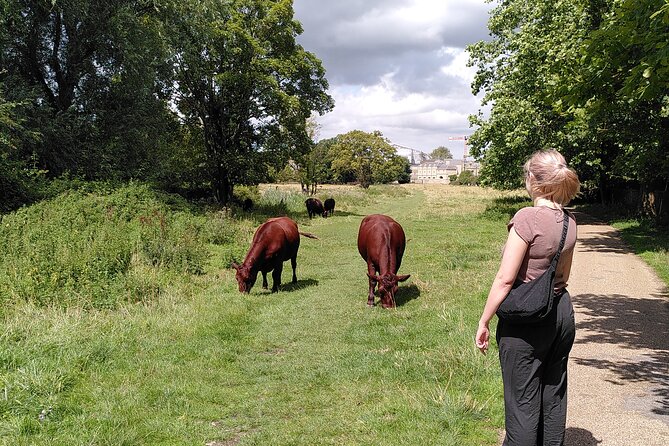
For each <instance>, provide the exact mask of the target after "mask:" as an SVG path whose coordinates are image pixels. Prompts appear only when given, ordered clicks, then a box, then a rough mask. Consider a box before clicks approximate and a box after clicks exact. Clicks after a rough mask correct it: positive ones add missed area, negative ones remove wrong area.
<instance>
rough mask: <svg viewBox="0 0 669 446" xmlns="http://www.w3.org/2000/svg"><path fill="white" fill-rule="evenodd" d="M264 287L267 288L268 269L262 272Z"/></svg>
mask: <svg viewBox="0 0 669 446" xmlns="http://www.w3.org/2000/svg"><path fill="white" fill-rule="evenodd" d="M262 289H263V290H266V289H267V271H263V272H262Z"/></svg>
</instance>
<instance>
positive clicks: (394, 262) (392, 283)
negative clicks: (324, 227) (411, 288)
mask: <svg viewBox="0 0 669 446" xmlns="http://www.w3.org/2000/svg"><path fill="white" fill-rule="evenodd" d="M405 246H406V238H405V236H404V230H403V229H402V226H400V224H399V223H397V222H396V221H395V220H393V219H392V218H390V217H388V216H386V215H381V214H373V215H368V216H367V217H365V218H363V220H362V223H360V230H359V231H358V252H359V253H360V255H361V256H362V258H363V259H364V260H365V261H366V262H367V276H368V277H369V296H368V298H367V305H369V306H370V307H371V306H373V305H374V288H376V284H377V283H378V285H379V297H380V299H381V305H382V306H383V308H394V307H395V293H396V292H397V286H398V285H397V284H398V283H399V282H404V281H405V280H407V279H408V278H409V277H411V275H410V274H406V275H401V276H398V275H397V271H398V270H399V269H400V265H401V263H402V256H403V255H404V247H405Z"/></svg>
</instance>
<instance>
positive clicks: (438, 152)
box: [430, 146, 453, 160]
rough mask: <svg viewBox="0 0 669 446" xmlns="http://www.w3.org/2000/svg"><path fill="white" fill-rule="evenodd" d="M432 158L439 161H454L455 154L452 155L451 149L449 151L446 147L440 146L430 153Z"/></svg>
mask: <svg viewBox="0 0 669 446" xmlns="http://www.w3.org/2000/svg"><path fill="white" fill-rule="evenodd" d="M430 157H431V158H432V159H438V160H450V159H453V154H452V153H451V149H449V148H448V147H446V146H439V147H437V148H436V149H434V150H433V151H432V153H430Z"/></svg>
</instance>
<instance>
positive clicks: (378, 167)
mask: <svg viewBox="0 0 669 446" xmlns="http://www.w3.org/2000/svg"><path fill="white" fill-rule="evenodd" d="M329 153H330V157H331V158H332V171H333V173H334V175H335V177H336V178H337V179H338V180H339V181H340V182H342V183H348V182H353V181H355V182H357V183H359V184H360V186H362V187H363V188H368V187H369V186H370V185H372V184H378V183H391V182H393V181H398V180H399V179H400V178H404V177H405V175H406V165H407V164H408V161H407V160H406V159H405V158H403V157H401V156H399V155H397V154H396V153H395V149H394V148H393V147H392V146H391V145H390V144H388V142H387V141H386V140H385V139H384V138H383V135H382V134H381V132H378V131H375V132H373V133H365V132H363V131H361V130H353V131H351V132H348V133H346V134H344V135H338V136H337V138H336V140H335V141H334V142H333V143H332V144H331V146H330V147H329Z"/></svg>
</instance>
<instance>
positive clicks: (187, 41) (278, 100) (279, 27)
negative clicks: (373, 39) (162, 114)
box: [172, 0, 333, 203]
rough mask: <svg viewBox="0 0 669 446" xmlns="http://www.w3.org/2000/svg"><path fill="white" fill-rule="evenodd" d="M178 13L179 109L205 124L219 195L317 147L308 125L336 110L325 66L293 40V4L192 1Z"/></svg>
mask: <svg viewBox="0 0 669 446" xmlns="http://www.w3.org/2000/svg"><path fill="white" fill-rule="evenodd" d="M181 8H182V11H181V12H180V13H179V14H177V15H176V16H175V19H176V23H175V27H174V28H175V30H176V32H175V33H174V36H173V37H174V40H173V42H172V44H173V46H174V53H175V56H174V58H175V65H174V67H175V75H176V80H177V83H178V88H179V91H178V95H177V97H176V104H177V106H178V108H179V111H180V113H181V114H182V115H183V116H184V119H185V122H186V123H187V124H188V125H191V126H202V129H203V134H204V145H205V149H206V154H207V166H208V169H209V175H210V178H211V182H212V188H213V191H214V193H215V195H216V197H217V199H218V200H219V201H221V202H222V203H227V202H228V201H229V200H230V198H231V197H232V190H233V188H234V186H235V184H256V183H258V182H259V181H261V180H263V179H264V177H265V176H266V172H267V170H268V167H267V166H268V165H279V166H283V165H285V164H286V163H287V162H288V160H289V159H291V158H292V159H297V158H299V157H300V156H301V155H303V154H305V153H307V152H308V151H309V149H310V148H311V146H312V144H313V143H312V141H311V140H310V139H309V136H308V134H307V130H306V125H305V123H306V120H307V118H308V117H309V116H310V115H311V113H312V111H316V112H318V113H324V112H326V111H328V110H330V109H331V108H332V106H333V101H332V98H331V97H330V96H329V95H328V94H327V93H326V90H327V88H328V83H327V80H326V79H325V71H324V69H323V67H322V65H321V62H320V61H319V60H318V59H317V58H316V57H315V56H314V55H313V54H311V53H309V52H307V51H305V50H304V49H303V48H302V47H301V46H300V45H298V44H297V43H296V41H295V38H296V36H297V35H298V34H300V33H301V32H302V28H301V25H300V24H299V22H297V21H296V20H294V18H293V7H292V1H290V0H275V1H272V0H231V1H228V2H219V1H215V0H206V1H200V2H187V3H184V4H183V5H181Z"/></svg>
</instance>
